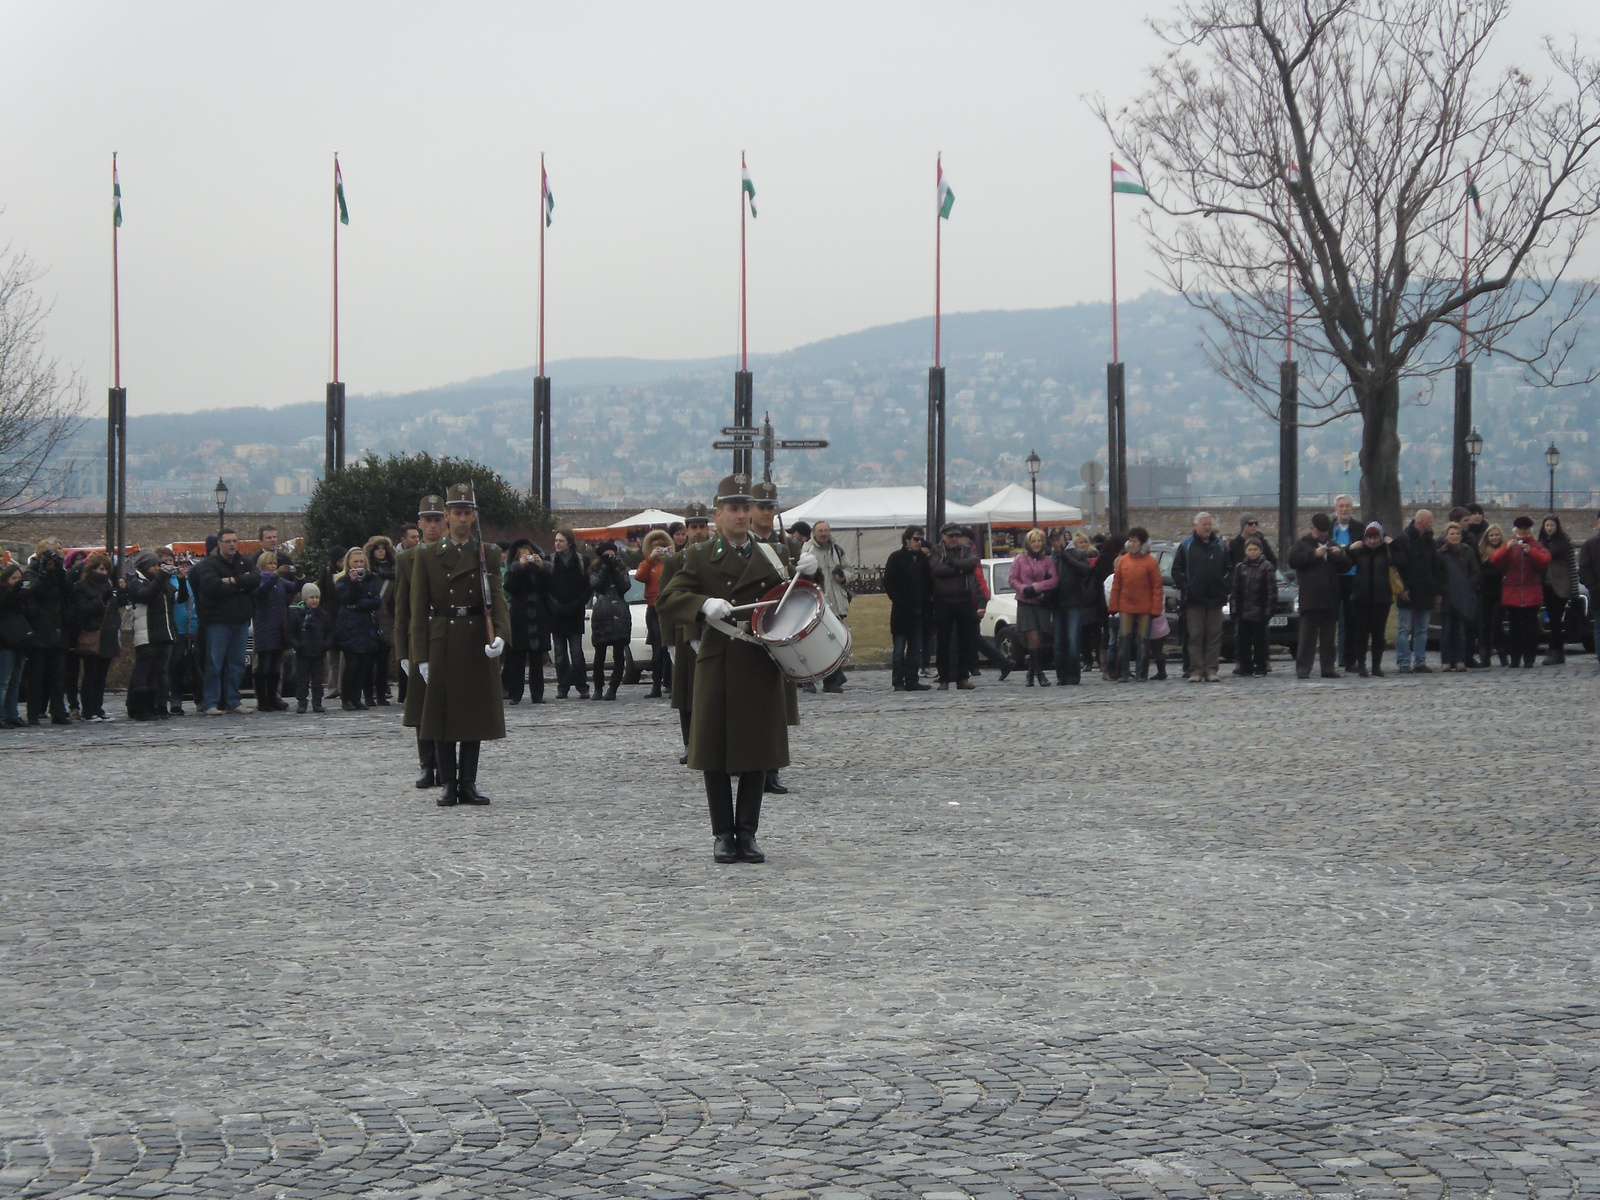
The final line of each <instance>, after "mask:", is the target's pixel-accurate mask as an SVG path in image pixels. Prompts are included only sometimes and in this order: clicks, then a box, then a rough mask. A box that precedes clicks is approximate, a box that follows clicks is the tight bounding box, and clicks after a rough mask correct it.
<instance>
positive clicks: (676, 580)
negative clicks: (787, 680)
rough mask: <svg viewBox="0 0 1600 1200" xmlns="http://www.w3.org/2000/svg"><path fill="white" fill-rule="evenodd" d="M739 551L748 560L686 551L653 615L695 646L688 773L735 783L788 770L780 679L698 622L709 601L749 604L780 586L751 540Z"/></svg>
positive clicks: (761, 654) (727, 550)
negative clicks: (685, 633) (751, 774)
mask: <svg viewBox="0 0 1600 1200" xmlns="http://www.w3.org/2000/svg"><path fill="white" fill-rule="evenodd" d="M746 544H747V545H748V546H749V547H750V554H749V556H748V557H746V556H745V555H744V554H742V553H741V552H740V551H739V550H738V549H736V548H735V547H733V546H732V545H731V544H730V543H728V542H725V541H723V540H722V539H721V538H714V539H712V540H711V541H709V542H702V543H700V544H699V545H698V546H694V547H691V548H690V549H689V550H688V551H687V553H685V555H684V561H683V566H682V567H681V568H679V570H678V571H677V572H676V573H675V574H674V575H673V576H672V578H671V580H669V581H668V583H667V585H666V586H665V587H664V588H662V590H661V592H660V594H659V596H658V598H657V600H656V608H657V610H658V611H660V612H662V613H663V614H664V615H666V616H667V618H668V619H669V620H672V621H675V622H677V623H679V624H680V625H684V626H687V627H688V628H689V629H690V630H691V631H692V633H693V635H694V636H695V637H698V638H699V639H700V653H699V654H698V655H697V656H696V658H695V674H694V710H693V714H692V717H691V720H690V723H689V767H690V769H691V770H695V771H725V772H727V773H728V774H730V775H742V774H743V773H744V772H746V771H776V770H778V769H779V768H780V767H786V766H788V765H789V729H788V725H787V723H786V720H785V715H786V707H785V705H784V698H783V679H784V676H783V672H782V671H780V670H778V664H777V663H775V662H773V661H772V656H771V655H770V654H768V653H767V652H766V651H765V650H764V649H762V648H761V647H760V646H757V645H752V644H751V643H749V642H745V641H737V640H735V639H733V638H730V637H728V635H727V634H725V633H723V632H722V631H721V630H718V629H712V628H708V627H707V626H706V624H705V621H704V619H703V618H702V617H701V615H700V608H701V606H702V605H703V604H704V603H705V602H706V601H707V600H708V599H710V598H712V597H716V598H718V599H721V600H726V601H728V602H729V603H730V604H732V605H734V606H735V607H737V606H739V605H743V604H753V603H755V602H756V601H757V600H759V599H761V597H762V596H764V595H765V594H766V593H767V592H768V591H769V590H770V589H772V588H773V587H776V586H777V585H778V584H779V583H780V582H782V580H781V578H780V576H779V574H778V572H777V570H776V569H774V567H773V566H772V563H771V562H769V561H768V560H767V557H766V555H764V554H762V553H761V552H760V551H759V550H757V549H756V548H755V544H754V541H753V539H752V541H750V542H748V543H746ZM734 620H738V617H737V616H736V617H735V618H734ZM673 692H674V694H676V692H677V687H676V685H674V687H673Z"/></svg>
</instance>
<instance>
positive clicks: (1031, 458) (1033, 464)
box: [1022, 450, 1044, 529]
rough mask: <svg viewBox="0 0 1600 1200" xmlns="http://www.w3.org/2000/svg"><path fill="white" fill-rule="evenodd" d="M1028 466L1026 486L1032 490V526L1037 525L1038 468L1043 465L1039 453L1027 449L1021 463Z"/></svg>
mask: <svg viewBox="0 0 1600 1200" xmlns="http://www.w3.org/2000/svg"><path fill="white" fill-rule="evenodd" d="M1022 465H1023V466H1025V467H1027V468H1028V487H1029V489H1030V490H1031V491H1032V492H1033V528H1035V529H1037V528H1038V527H1039V468H1040V467H1042V466H1044V463H1043V461H1042V460H1041V459H1040V458H1039V455H1038V454H1037V453H1036V452H1035V451H1033V450H1029V451H1028V457H1027V460H1026V461H1025V462H1024V463H1023V464H1022Z"/></svg>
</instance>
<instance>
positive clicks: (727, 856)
mask: <svg viewBox="0 0 1600 1200" xmlns="http://www.w3.org/2000/svg"><path fill="white" fill-rule="evenodd" d="M704 774H705V780H706V807H707V808H709V809H710V811H711V836H712V837H713V838H715V839H716V841H715V842H714V843H713V845H712V849H711V858H712V861H714V862H719V863H733V862H738V861H739V849H738V845H737V843H736V842H735V840H734V836H733V779H732V777H731V776H729V775H726V774H724V773H723V772H721V771H706V772H704Z"/></svg>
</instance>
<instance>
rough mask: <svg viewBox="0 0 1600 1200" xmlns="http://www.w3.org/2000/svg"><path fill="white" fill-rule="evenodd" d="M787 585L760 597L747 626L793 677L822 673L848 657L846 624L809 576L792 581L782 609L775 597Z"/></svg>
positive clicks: (823, 675)
mask: <svg viewBox="0 0 1600 1200" xmlns="http://www.w3.org/2000/svg"><path fill="white" fill-rule="evenodd" d="M788 590H789V585H788V584H780V585H779V586H777V587H775V588H773V589H772V590H771V591H770V592H768V593H767V594H766V595H765V596H763V597H761V604H762V607H760V608H758V609H756V611H755V612H753V613H751V614H750V632H751V633H752V634H753V635H754V636H755V638H756V640H757V641H758V642H760V643H761V644H762V645H763V646H765V647H766V648H767V653H768V654H770V655H772V661H773V662H775V663H777V664H778V669H779V670H781V671H782V672H783V673H784V674H785V675H787V676H788V677H789V678H790V679H792V680H794V681H795V682H796V683H813V682H815V681H816V680H818V679H825V678H827V677H828V676H829V675H832V674H833V673H834V672H835V671H837V670H838V669H839V668H840V667H842V666H844V664H845V663H846V662H848V661H849V659H850V629H849V627H848V626H847V625H845V623H844V622H843V621H841V620H840V619H839V618H838V617H836V616H834V613H833V610H832V609H831V608H829V607H828V604H827V601H825V600H824V599H823V598H822V589H821V588H819V587H817V585H816V584H814V583H812V582H811V581H810V580H809V579H802V580H800V582H799V583H797V584H795V585H794V591H793V592H790V593H789V599H788V601H787V602H786V603H785V604H783V606H782V609H781V611H780V609H779V605H778V601H780V600H782V599H783V594H784V592H786V591H788Z"/></svg>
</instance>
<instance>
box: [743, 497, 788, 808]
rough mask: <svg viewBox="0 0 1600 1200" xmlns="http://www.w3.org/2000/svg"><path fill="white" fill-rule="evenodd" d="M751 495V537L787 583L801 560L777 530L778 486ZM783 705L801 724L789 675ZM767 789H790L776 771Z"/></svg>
mask: <svg viewBox="0 0 1600 1200" xmlns="http://www.w3.org/2000/svg"><path fill="white" fill-rule="evenodd" d="M750 494H751V495H752V496H754V497H755V500H754V502H753V503H752V504H751V506H750V533H751V536H753V537H754V538H755V539H756V540H757V541H759V542H765V543H766V544H767V545H769V546H771V547H772V548H773V550H775V551H776V552H777V555H778V561H779V562H780V563H781V564H782V567H781V570H782V575H783V580H784V582H785V583H787V582H788V581H789V577H790V575H792V574H793V572H794V562H795V559H797V558H799V557H800V546H799V544H798V543H796V542H791V541H790V540H789V539H787V538H785V537H784V536H783V534H781V533H779V532H778V531H777V530H776V529H775V528H774V525H776V523H777V520H778V485H777V484H775V483H773V482H772V480H770V479H762V480H759V481H758V482H756V483H754V484H752V485H751V487H750ZM783 704H784V719H785V720H787V721H788V722H789V724H790V725H798V724H800V689H799V688H798V687H796V686H795V682H794V680H792V679H790V678H789V677H788V676H787V675H785V676H784V677H783ZM766 790H767V791H768V792H770V793H772V794H773V795H774V796H787V795H788V794H789V789H788V788H786V787H784V785H783V780H782V779H780V778H778V772H776V771H768V772H767V784H766Z"/></svg>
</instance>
